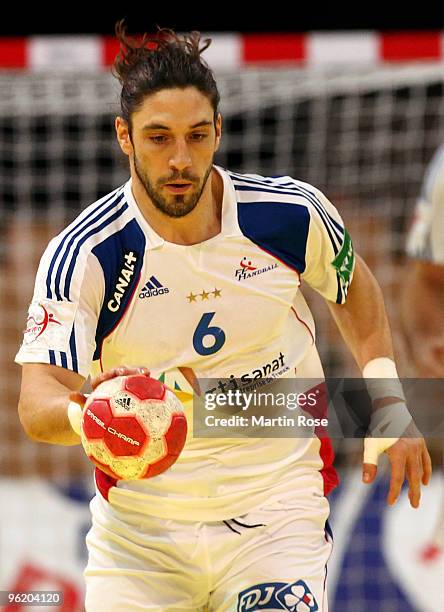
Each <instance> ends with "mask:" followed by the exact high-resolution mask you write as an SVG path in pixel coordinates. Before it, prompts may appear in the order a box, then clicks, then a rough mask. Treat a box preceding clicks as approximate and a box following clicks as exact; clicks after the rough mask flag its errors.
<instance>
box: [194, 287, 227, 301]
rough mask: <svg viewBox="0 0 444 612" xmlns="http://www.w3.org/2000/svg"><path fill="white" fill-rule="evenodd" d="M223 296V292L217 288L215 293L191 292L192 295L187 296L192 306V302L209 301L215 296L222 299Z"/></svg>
mask: <svg viewBox="0 0 444 612" xmlns="http://www.w3.org/2000/svg"><path fill="white" fill-rule="evenodd" d="M221 294H222V290H221V289H217V288H215V289H214V291H204V290H203V289H202V293H193V292H192V291H190V295H187V300H188V303H189V304H191V302H197V301H201V302H203V301H204V300H209V299H210V296H213V297H214V298H218V297H222V295H221ZM197 298H200V300H198V299H197Z"/></svg>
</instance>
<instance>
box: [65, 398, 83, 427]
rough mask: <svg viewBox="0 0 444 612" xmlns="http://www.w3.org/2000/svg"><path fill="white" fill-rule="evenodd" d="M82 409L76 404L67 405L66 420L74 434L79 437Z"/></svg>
mask: <svg viewBox="0 0 444 612" xmlns="http://www.w3.org/2000/svg"><path fill="white" fill-rule="evenodd" d="M82 412H83V411H82V407H81V406H80V405H79V404H77V403H76V402H71V401H70V402H69V404H68V419H69V422H70V423H71V427H72V428H73V430H74V431H75V433H76V434H77V435H78V436H80V430H81V423H82Z"/></svg>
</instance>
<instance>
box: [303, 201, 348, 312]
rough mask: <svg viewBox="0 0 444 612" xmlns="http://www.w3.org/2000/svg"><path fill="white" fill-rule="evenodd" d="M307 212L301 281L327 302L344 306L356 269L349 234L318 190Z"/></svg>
mask: <svg viewBox="0 0 444 612" xmlns="http://www.w3.org/2000/svg"><path fill="white" fill-rule="evenodd" d="M309 213H310V221H309V226H308V235H307V243H306V249H305V269H304V271H303V272H302V274H301V278H303V279H304V280H305V281H306V282H307V283H308V284H309V285H310V286H311V287H312V288H313V289H315V290H316V291H317V292H318V293H320V294H321V295H322V296H323V297H324V298H326V299H327V300H329V301H331V302H336V303H337V304H343V303H345V301H346V299H347V292H348V289H349V287H350V283H351V282H352V279H353V272H354V266H355V255H354V250H353V243H352V240H351V238H350V234H349V233H348V232H347V230H346V229H345V227H344V223H343V221H342V219H341V217H340V215H339V213H338V211H337V210H336V208H335V207H334V206H333V204H332V203H331V202H330V201H329V200H328V199H327V198H326V197H325V195H324V194H323V193H322V192H320V191H319V190H316V197H315V198H314V199H313V205H312V206H310V208H309Z"/></svg>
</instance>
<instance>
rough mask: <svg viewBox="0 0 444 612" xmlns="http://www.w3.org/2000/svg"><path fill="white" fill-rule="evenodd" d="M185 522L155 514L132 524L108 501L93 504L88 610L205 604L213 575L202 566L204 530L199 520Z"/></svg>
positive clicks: (179, 609)
mask: <svg viewBox="0 0 444 612" xmlns="http://www.w3.org/2000/svg"><path fill="white" fill-rule="evenodd" d="M93 506H94V504H93ZM167 527H168V528H167ZM181 527H182V526H180V525H178V524H175V523H172V522H171V521H168V522H166V521H163V520H161V519H159V520H157V519H155V518H153V519H152V520H147V521H146V522H144V523H143V524H140V525H131V524H127V523H125V522H124V521H122V520H119V519H117V518H116V516H115V513H114V515H113V514H112V513H111V512H107V511H106V509H105V512H104V511H103V504H101V507H99V506H98V507H96V509H93V525H92V527H91V529H90V531H89V533H88V535H87V538H86V543H87V547H88V564H87V567H86V569H85V583H86V600H85V607H86V611H87V612H103V611H104V610H106V611H107V612H122V611H125V612H138V611H141V610H157V611H158V612H161V611H165V612H186V611H187V610H190V611H191V610H192V611H193V612H199V611H200V610H204V609H205V604H206V601H207V598H208V596H207V593H208V575H207V574H205V573H204V572H202V570H201V566H202V563H201V543H200V540H201V538H200V534H199V531H198V529H197V528H196V527H195V526H193V525H190V526H189V528H188V529H187V530H186V531H185V530H184V529H183V528H181Z"/></svg>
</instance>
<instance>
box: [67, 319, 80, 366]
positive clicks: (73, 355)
mask: <svg viewBox="0 0 444 612" xmlns="http://www.w3.org/2000/svg"><path fill="white" fill-rule="evenodd" d="M69 349H70V351H71V359H72V369H73V371H74V372H78V371H79V365H78V361H77V347H76V332H75V326H74V325H73V326H72V332H71V337H70V339H69Z"/></svg>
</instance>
